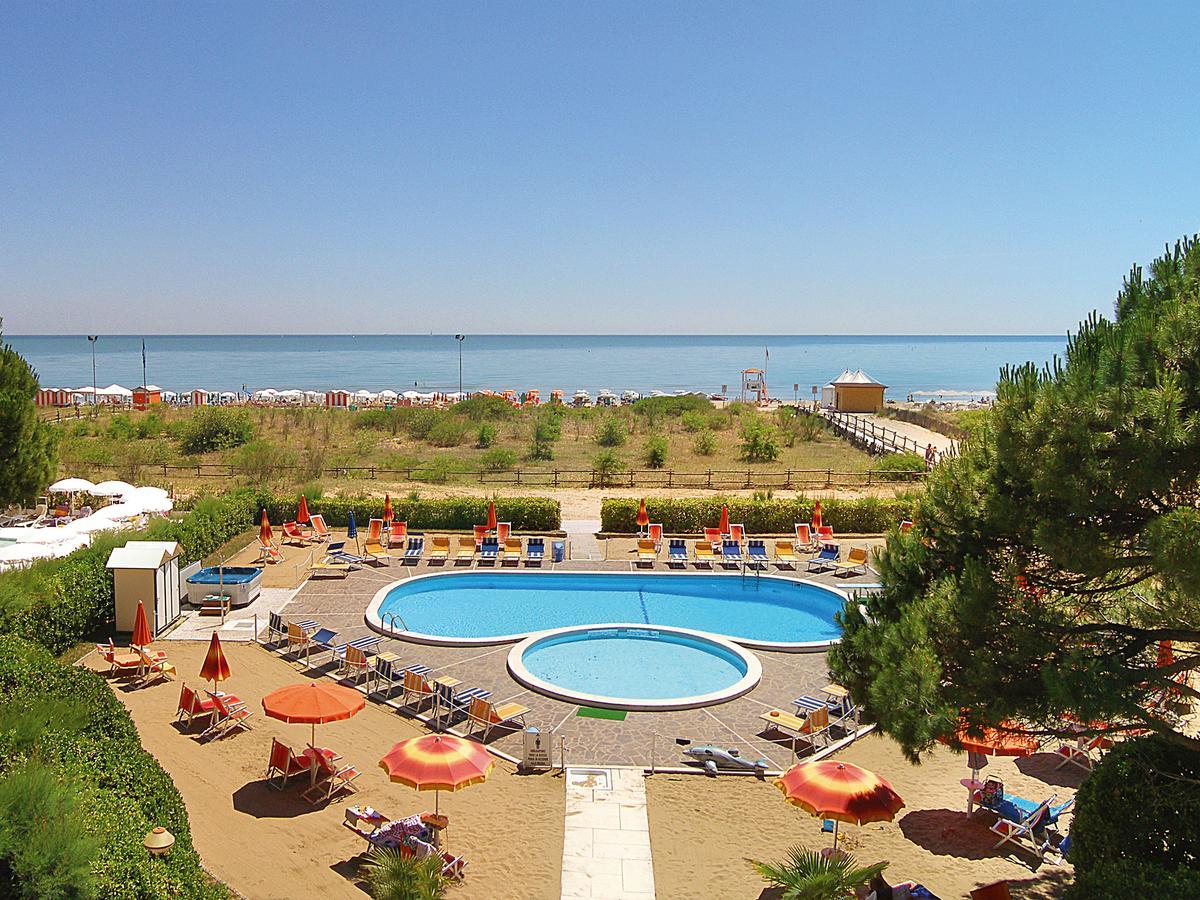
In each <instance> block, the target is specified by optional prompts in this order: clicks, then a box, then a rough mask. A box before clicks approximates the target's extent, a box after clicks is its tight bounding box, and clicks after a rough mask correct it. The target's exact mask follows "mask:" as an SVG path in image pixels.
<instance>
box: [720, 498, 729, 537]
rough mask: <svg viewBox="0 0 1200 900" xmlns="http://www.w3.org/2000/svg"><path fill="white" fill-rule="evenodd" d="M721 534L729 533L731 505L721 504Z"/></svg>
mask: <svg viewBox="0 0 1200 900" xmlns="http://www.w3.org/2000/svg"><path fill="white" fill-rule="evenodd" d="M721 534H729V507H728V506H726V505H725V504H724V503H722V504H721Z"/></svg>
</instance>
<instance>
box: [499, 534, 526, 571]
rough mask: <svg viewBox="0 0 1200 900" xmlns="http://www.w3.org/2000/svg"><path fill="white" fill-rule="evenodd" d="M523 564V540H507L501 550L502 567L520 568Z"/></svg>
mask: <svg viewBox="0 0 1200 900" xmlns="http://www.w3.org/2000/svg"><path fill="white" fill-rule="evenodd" d="M520 564H521V539H520V538H518V537H510V538H506V539H505V541H504V544H503V546H501V548H500V565H502V566H509V565H512V566H519V565H520Z"/></svg>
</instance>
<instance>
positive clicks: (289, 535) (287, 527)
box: [280, 522, 308, 547]
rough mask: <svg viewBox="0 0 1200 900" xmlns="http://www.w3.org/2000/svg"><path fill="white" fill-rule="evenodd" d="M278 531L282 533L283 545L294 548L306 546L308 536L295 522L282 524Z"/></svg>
mask: <svg viewBox="0 0 1200 900" xmlns="http://www.w3.org/2000/svg"><path fill="white" fill-rule="evenodd" d="M280 530H281V531H282V532H283V539H282V542H283V543H285V544H292V545H294V546H296V547H307V546H308V536H307V535H306V534H305V533H304V532H303V531H301V530H300V526H299V525H297V524H296V523H295V522H284V523H283V526H282V527H281V529H280Z"/></svg>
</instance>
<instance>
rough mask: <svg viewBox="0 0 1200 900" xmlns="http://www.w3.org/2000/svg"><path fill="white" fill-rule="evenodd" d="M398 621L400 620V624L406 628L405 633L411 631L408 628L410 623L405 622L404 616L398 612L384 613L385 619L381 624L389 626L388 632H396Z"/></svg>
mask: <svg viewBox="0 0 1200 900" xmlns="http://www.w3.org/2000/svg"><path fill="white" fill-rule="evenodd" d="M397 619H399V620H400V624H401V625H403V626H404V630H405V631H409V630H410V629H409V627H408V623H407V622H405V621H404V616H402V615H400V613H398V612H395V613H384V614H383V617H382V618H381V619H380V621H381V622H383V623H384V625H386V626H387V628H388V630H389V631H395V630H396V620H397Z"/></svg>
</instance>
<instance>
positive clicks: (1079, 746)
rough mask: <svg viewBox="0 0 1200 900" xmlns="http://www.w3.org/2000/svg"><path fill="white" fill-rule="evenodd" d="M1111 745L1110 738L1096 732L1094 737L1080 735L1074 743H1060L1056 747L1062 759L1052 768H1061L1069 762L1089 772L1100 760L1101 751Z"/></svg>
mask: <svg viewBox="0 0 1200 900" xmlns="http://www.w3.org/2000/svg"><path fill="white" fill-rule="evenodd" d="M1112 745H1113V740H1112V738H1110V737H1108V736H1107V735H1103V734H1098V735H1095V736H1094V737H1081V738H1079V740H1077V741H1076V742H1075V743H1074V744H1062V745H1061V746H1060V747H1059V748H1058V752H1059V754H1060V755H1061V756H1062V760H1061V761H1060V762H1059V764H1058V765H1057V766H1055V767H1054V768H1056V769H1061V768H1062V767H1063V766H1065V765H1067V764H1068V763H1070V764H1071V765H1074V766H1078V767H1079V768H1081V769H1083V770H1084V771H1085V772H1090V771H1091V770H1092V767H1093V766H1095V765H1096V763H1098V762H1099V761H1100V756H1101V754H1102V753H1103V751H1105V750H1107V749H1108V748H1109V747H1111V746H1112Z"/></svg>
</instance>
